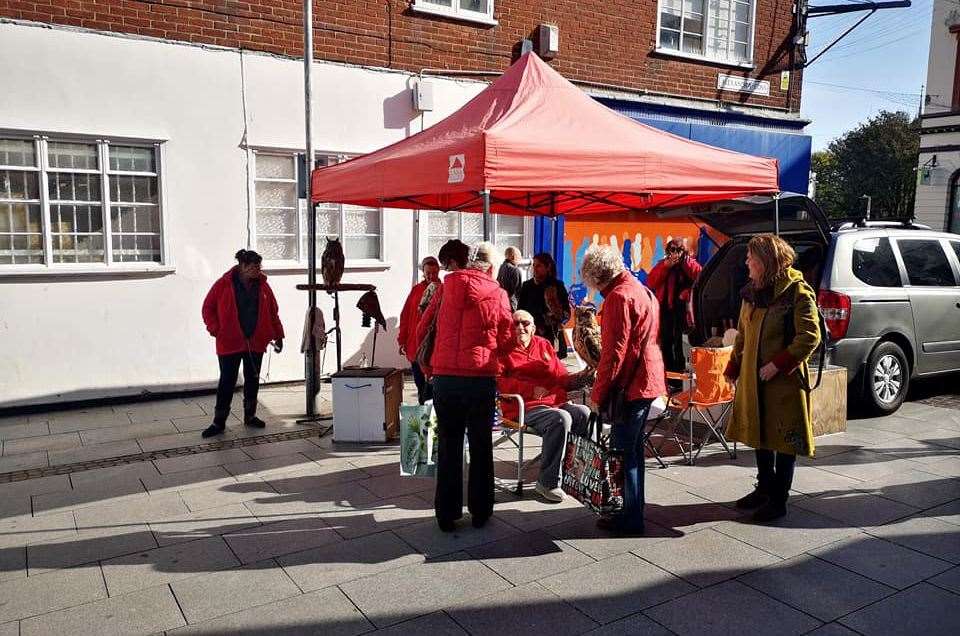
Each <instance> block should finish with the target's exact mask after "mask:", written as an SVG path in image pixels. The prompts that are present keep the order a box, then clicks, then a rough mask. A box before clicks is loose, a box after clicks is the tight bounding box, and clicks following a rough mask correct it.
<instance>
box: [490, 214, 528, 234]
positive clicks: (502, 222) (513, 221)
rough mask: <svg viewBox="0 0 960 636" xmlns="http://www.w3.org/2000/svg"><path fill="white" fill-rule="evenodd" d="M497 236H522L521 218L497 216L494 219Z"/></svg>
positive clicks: (504, 215)
mask: <svg viewBox="0 0 960 636" xmlns="http://www.w3.org/2000/svg"><path fill="white" fill-rule="evenodd" d="M495 218H496V222H497V234H523V217H522V216H508V215H506V214H498V215H497V216H496V217H495Z"/></svg>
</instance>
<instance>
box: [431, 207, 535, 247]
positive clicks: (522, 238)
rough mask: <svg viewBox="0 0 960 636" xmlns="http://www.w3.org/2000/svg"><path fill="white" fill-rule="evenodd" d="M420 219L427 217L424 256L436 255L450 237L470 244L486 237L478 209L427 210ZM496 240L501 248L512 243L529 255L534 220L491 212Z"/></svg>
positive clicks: (494, 238)
mask: <svg viewBox="0 0 960 636" xmlns="http://www.w3.org/2000/svg"><path fill="white" fill-rule="evenodd" d="M420 214H421V219H424V218H426V223H423V222H421V226H425V229H424V236H423V237H422V238H423V240H422V241H421V246H422V247H423V248H424V249H425V251H424V249H421V252H422V256H436V255H437V254H438V253H439V252H440V248H441V247H442V246H443V244H444V243H446V242H447V241H449V240H452V239H460V240H461V241H463V242H464V243H466V244H467V245H472V244H474V243H476V242H478V241H482V240H483V215H482V214H480V213H479V212H441V211H438V210H424V211H422V212H421V213H420ZM492 218H493V232H492V233H491V235H492V237H493V242H494V243H495V244H496V245H497V247H499V248H500V249H501V250H504V249H506V248H507V247H509V246H513V247H516V248H517V249H519V250H520V252H521V253H523V254H528V253H529V251H530V250H531V249H532V245H533V242H532V241H531V240H528V239H529V237H531V236H532V225H531V221H530V220H529V219H527V218H525V217H522V216H507V215H501V214H494V215H492Z"/></svg>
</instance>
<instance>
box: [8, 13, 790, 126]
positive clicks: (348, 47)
mask: <svg viewBox="0 0 960 636" xmlns="http://www.w3.org/2000/svg"><path fill="white" fill-rule="evenodd" d="M756 2H757V3H758V4H757V9H756V27H755V35H754V62H755V68H754V69H753V70H750V71H746V70H743V69H735V68H731V67H725V66H721V65H714V64H709V63H701V62H691V61H686V60H679V59H676V58H671V57H667V56H662V55H658V54H656V53H655V52H654V48H655V45H656V24H657V0H542V1H539V2H537V1H534V0H495V6H494V17H495V18H496V19H497V21H498V22H499V24H498V25H497V26H484V25H478V24H472V23H469V22H458V21H456V20H452V19H447V18H442V17H435V16H432V15H424V14H422V13H415V12H413V11H412V10H411V9H410V4H411V0H315V2H314V40H315V55H316V57H317V59H323V60H331V61H339V62H347V63H350V64H362V65H369V66H378V67H386V68H394V69H403V70H407V71H419V70H420V69H422V68H425V67H430V68H444V69H474V70H496V71H499V70H503V69H504V68H505V67H506V66H508V65H509V63H510V61H511V58H512V56H513V55H514V53H515V51H516V47H517V43H518V42H519V41H520V40H521V39H523V38H525V37H530V36H531V34H532V32H533V30H534V29H535V27H536V26H537V25H538V24H541V23H550V24H555V25H557V26H558V27H559V28H560V54H559V55H558V56H557V57H556V58H555V59H554V60H552V62H551V64H552V65H553V66H554V67H555V68H556V69H557V70H559V71H560V72H561V73H563V74H564V75H565V76H566V77H568V78H570V79H574V80H582V81H590V82H600V83H607V84H615V85H618V86H624V87H629V88H632V89H638V90H647V91H654V92H658V93H667V94H672V95H679V96H687V97H697V98H705V99H711V100H722V101H725V102H735V103H741V104H748V105H755V106H765V107H772V108H778V109H787V108H789V109H790V110H794V111H796V110H798V109H799V105H800V90H799V87H800V80H801V77H800V73H798V72H794V73H793V74H792V77H791V83H792V84H793V90H792V91H791V92H790V95H789V99H790V104H787V93H786V91H781V90H780V71H781V70H783V69H785V68H787V66H788V63H789V57H788V53H789V46H790V40H791V26H792V20H793V12H792V11H793V0H756ZM0 17H3V18H12V19H16V20H28V21H35V22H43V23H49V24H58V25H69V26H75V27H82V28H86V29H93V30H98V31H110V32H116V33H127V34H134V35H141V36H149V37H154V38H163V39H167V40H176V41H183V42H192V43H201V44H214V45H220V46H227V47H236V48H242V49H248V50H257V51H265V52H269V53H276V54H280V55H287V56H292V57H299V56H301V54H302V53H301V52H302V47H303V29H302V3H301V2H300V0H0ZM719 73H725V74H731V75H739V76H745V77H752V78H759V79H766V80H769V81H770V96H769V97H761V96H747V95H741V94H738V93H732V92H723V93H720V92H719V91H717V88H716V87H717V75H718V74H719Z"/></svg>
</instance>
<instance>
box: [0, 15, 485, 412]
mask: <svg viewBox="0 0 960 636" xmlns="http://www.w3.org/2000/svg"><path fill="white" fill-rule="evenodd" d="M0 66H2V67H3V68H4V69H5V70H4V80H3V91H0V129H14V130H21V131H50V132H54V133H55V132H62V133H83V134H90V135H98V136H102V137H106V138H109V137H111V136H126V137H136V138H145V139H162V140H165V143H164V149H163V160H164V165H163V174H162V177H163V182H164V189H165V199H164V201H163V203H164V222H165V226H166V233H167V235H166V239H167V245H168V247H169V254H170V262H169V264H170V265H173V266H174V268H175V269H174V271H173V272H172V273H169V274H166V275H158V276H130V275H126V276H123V275H114V276H110V277H104V276H87V277H66V276H60V277H57V276H43V277H33V278H22V277H16V278H15V277H9V276H4V271H3V270H2V269H0V342H2V343H3V344H2V350H3V354H4V355H3V361H4V363H3V364H0V407H8V406H15V405H23V404H31V403H46V402H57V401H65V400H77V399H86V398H93V397H102V396H114V395H125V394H135V393H140V392H143V391H175V390H181V389H186V388H196V387H208V386H213V385H214V384H215V383H216V378H217V361H216V357H215V353H214V343H213V339H212V338H210V337H209V336H208V335H207V334H206V331H205V330H204V328H203V323H202V321H201V318H200V305H201V302H202V300H203V298H204V295H205V294H206V292H207V290H208V289H209V287H210V285H211V284H212V283H213V282H214V280H215V279H216V278H217V277H218V276H219V275H221V274H222V273H223V272H224V271H226V270H227V269H228V268H229V267H230V266H231V265H232V264H233V261H232V257H233V253H234V252H235V251H236V250H237V249H239V248H240V247H244V246H246V241H247V226H248V213H249V210H248V195H247V186H248V182H247V165H246V161H247V152H246V150H245V148H244V142H246V144H248V145H249V146H251V147H270V148H283V149H290V150H300V149H302V147H303V109H302V103H303V97H302V95H303V92H302V91H303V89H302V63H300V62H297V61H296V60H287V59H279V58H275V57H270V56H265V55H257V54H250V53H245V54H243V55H242V59H241V54H240V53H239V52H237V51H224V50H212V49H205V48H201V47H194V46H187V45H180V44H172V43H164V42H155V41H145V40H139V39H131V38H125V37H117V36H111V35H101V34H92V33H81V32H76V31H72V30H66V29H46V28H38V27H31V26H24V25H15V24H0ZM314 73H315V75H314V87H315V88H314V90H315V104H314V118H315V121H314V135H315V140H314V143H315V144H316V148H317V149H318V150H331V151H339V152H368V151H371V150H375V149H377V148H379V147H382V146H384V145H386V144H388V143H392V142H394V141H398V140H400V139H402V138H404V137H405V136H407V135H409V134H412V133H414V132H417V131H419V130H420V127H421V120H420V117H419V115H417V114H416V113H415V112H414V111H413V110H412V107H411V106H410V103H411V102H410V98H409V86H410V83H411V78H410V76H409V75H408V74H405V73H394V72H386V71H380V70H369V69H362V68H357V67H349V66H343V65H335V64H327V63H318V64H316V65H315V68H314ZM432 81H433V82H434V84H435V89H434V96H435V106H436V109H435V110H434V111H433V112H432V113H427V116H426V117H425V118H424V122H423V125H428V126H429V125H430V124H432V123H434V122H436V121H438V120H439V119H441V118H443V117H445V116H447V115H448V114H450V113H451V112H453V111H454V110H455V109H456V108H458V107H459V106H460V105H462V104H463V103H464V102H465V101H466V100H468V99H469V98H470V97H472V96H473V95H474V94H476V93H477V92H479V91H480V90H482V88H483V86H484V85H483V84H481V83H477V82H468V81H451V80H443V79H434V80H432ZM384 237H385V238H384V240H385V245H384V248H385V261H386V263H385V265H384V267H379V268H375V269H372V270H365V271H354V270H350V271H348V272H347V274H346V275H345V276H344V282H372V283H374V284H376V285H377V287H378V292H379V295H380V302H381V306H382V308H383V310H384V313H385V315H386V316H387V317H388V322H389V331H388V332H387V333H386V334H383V333H381V334H380V335H379V337H378V343H377V363H378V364H380V365H396V366H400V365H404V366H405V361H404V360H402V359H401V358H400V357H399V356H398V355H397V352H396V346H395V340H396V320H397V317H398V316H399V313H400V309H401V307H402V304H403V301H404V299H405V297H406V294H407V291H408V290H409V288H410V285H411V282H412V280H413V277H414V260H415V254H414V251H415V247H414V222H413V213H412V212H409V211H399V210H388V211H386V212H385V215H384ZM0 267H2V266H0ZM268 273H269V274H270V284H271V286H272V287H273V289H274V292H275V293H276V295H277V299H278V301H279V303H280V307H281V318H282V320H283V323H284V327H285V329H286V332H287V343H286V349H285V350H284V351H283V353H282V354H280V355H279V356H277V355H274V356H273V358H272V360H270V362H269V366H270V377H269V379H270V380H271V381H284V380H297V379H302V378H303V358H302V355H301V354H300V353H299V344H300V339H301V335H302V325H303V316H304V311H305V306H306V293H305V292H299V291H296V290H295V289H294V286H295V285H296V284H297V283H301V282H306V274H305V272H304V271H303V270H287V271H270V272H268ZM356 299H357V297H356V295H355V294H345V295H344V296H343V297H342V306H343V307H344V309H343V326H344V330H345V333H344V357H345V360H347V361H355V360H357V359H359V351H360V350H361V348H363V350H365V351H367V353H368V355H369V351H370V348H369V344H370V343H369V340H370V338H371V337H372V333H371V332H370V331H369V330H367V329H363V328H361V327H360V320H361V317H360V313H359V311H358V310H356V309H355V308H354V305H355V303H356ZM320 303H321V307H322V308H323V310H324V312H325V314H326V316H327V320H328V322H331V321H332V302H331V301H330V300H329V299H328V298H327V297H326V295H321V297H320ZM267 364H268V362H267V359H266V358H265V361H264V370H263V373H264V374H266V367H267ZM333 368H335V360H334V352H333V349H332V347H331V350H330V351H329V352H328V355H327V363H326V369H327V370H331V369H333Z"/></svg>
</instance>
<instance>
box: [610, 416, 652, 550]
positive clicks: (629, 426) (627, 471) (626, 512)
mask: <svg viewBox="0 0 960 636" xmlns="http://www.w3.org/2000/svg"><path fill="white" fill-rule="evenodd" d="M652 403H653V400H651V399H644V400H633V401H631V402H627V417H626V420H625V421H623V422H617V423H615V424H614V425H613V428H612V430H611V434H610V442H611V446H612V447H613V448H616V449H618V450H621V451H623V513H622V514H620V515H618V516H617V518H616V519H615V520H614V523H615V525H616V526H617V528H618V529H619V530H624V531H629V532H643V506H644V499H643V471H644V446H643V430H644V427H645V426H646V423H647V414H648V413H650V404H652Z"/></svg>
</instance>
